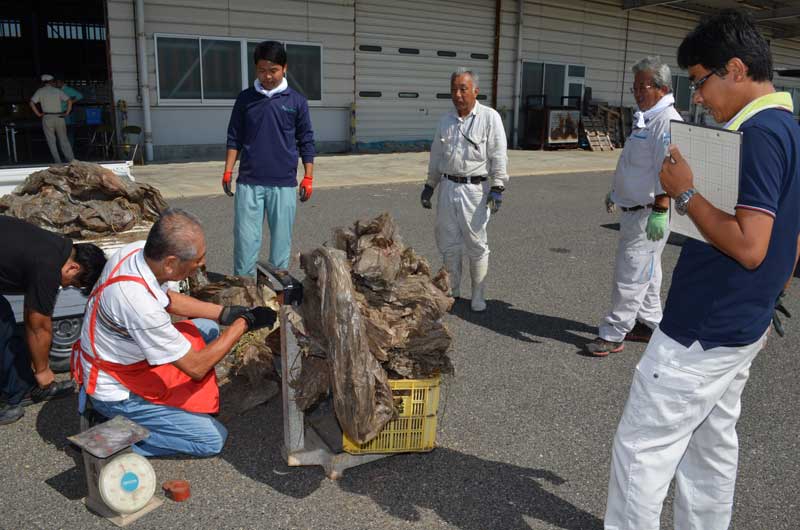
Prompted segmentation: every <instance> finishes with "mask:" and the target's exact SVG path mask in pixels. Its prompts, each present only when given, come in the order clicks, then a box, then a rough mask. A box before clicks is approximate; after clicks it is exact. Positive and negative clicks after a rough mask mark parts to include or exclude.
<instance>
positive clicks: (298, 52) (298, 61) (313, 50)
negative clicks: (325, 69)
mask: <svg viewBox="0 0 800 530" xmlns="http://www.w3.org/2000/svg"><path fill="white" fill-rule="evenodd" d="M286 61H287V65H288V70H287V77H288V79H287V81H289V86H291V87H292V88H293V89H295V90H297V91H298V92H300V93H301V94H303V95H304V96H305V97H306V99H308V100H311V101H320V100H321V99H322V48H320V47H319V46H317V45H315V44H293V43H287V44H286ZM251 62H252V60H251Z"/></svg>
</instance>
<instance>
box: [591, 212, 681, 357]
mask: <svg viewBox="0 0 800 530" xmlns="http://www.w3.org/2000/svg"><path fill="white" fill-rule="evenodd" d="M650 212H651V210H650V208H643V209H641V210H637V211H635V212H622V215H621V217H620V220H619V246H618V247H617V261H616V265H615V269H614V283H613V285H612V287H611V311H610V312H609V313H608V315H606V317H605V318H603V322H602V323H601V324H600V326H599V331H598V335H599V336H600V338H602V339H605V340H608V341H611V342H622V341H623V340H625V335H627V333H628V332H629V331H630V330H632V329H633V326H634V325H635V324H636V320H637V319H638V320H640V321H641V322H642V323H643V324H645V325H647V326H648V327H649V328H651V329H655V328H656V326H658V324H659V322H661V317H662V311H661V253H662V252H663V250H664V245H666V244H667V239H668V238H669V230H667V231H666V233H665V234H664V237H663V238H661V239H660V240H658V241H650V240H649V239H647V234H646V232H645V229H646V228H647V218H648V217H649V216H650Z"/></svg>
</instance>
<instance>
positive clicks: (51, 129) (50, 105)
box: [29, 74, 75, 164]
mask: <svg viewBox="0 0 800 530" xmlns="http://www.w3.org/2000/svg"><path fill="white" fill-rule="evenodd" d="M42 83H44V85H43V86H42V88H40V89H39V90H37V91H36V92H34V94H33V97H31V100H30V102H29V103H30V106H31V110H33V113H34V114H36V117H38V118H41V119H42V130H44V137H45V138H46V139H47V147H49V148H50V154H51V155H52V157H53V161H54V162H55V163H56V164H60V163H61V155H59V153H58V147H57V146H56V136H58V143H59V145H60V146H61V151H62V152H63V153H64V156H65V157H66V159H67V162H70V161H72V160H75V155H73V154H72V146H70V145H69V138H67V124H66V122H65V121H64V116H69V114H70V112H72V100H71V99H70V97H69V96H68V95H67V94H66V93H64V91H63V90H61V89H60V88H58V87H56V86H55V83H56V80H55V78H54V77H53V76H52V75H50V74H44V75H43V76H42ZM62 103H66V105H67V108H66V110H62V108H61V104H62Z"/></svg>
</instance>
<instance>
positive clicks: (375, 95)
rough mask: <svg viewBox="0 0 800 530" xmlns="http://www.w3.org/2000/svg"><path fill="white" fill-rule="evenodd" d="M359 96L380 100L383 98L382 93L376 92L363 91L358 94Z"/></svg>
mask: <svg viewBox="0 0 800 530" xmlns="http://www.w3.org/2000/svg"><path fill="white" fill-rule="evenodd" d="M358 95H359V96H360V97H362V98H379V97H381V93H380V92H378V91H375V90H362V91H361V92H359V93H358Z"/></svg>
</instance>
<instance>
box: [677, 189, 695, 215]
mask: <svg viewBox="0 0 800 530" xmlns="http://www.w3.org/2000/svg"><path fill="white" fill-rule="evenodd" d="M695 193H697V190H695V189H694V188H689V189H688V190H686V191H684V192H683V193H681V194H680V195H678V196H677V197H675V211H676V212H678V215H686V212H688V211H689V201H690V200H691V198H692V197H693V196H694V194H695Z"/></svg>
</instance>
